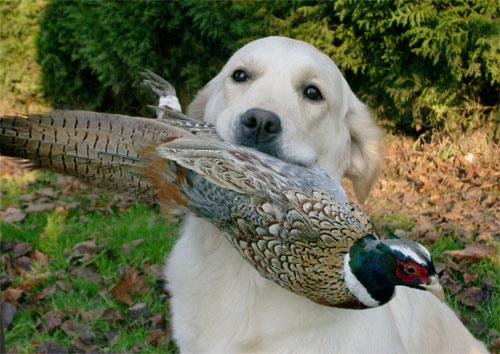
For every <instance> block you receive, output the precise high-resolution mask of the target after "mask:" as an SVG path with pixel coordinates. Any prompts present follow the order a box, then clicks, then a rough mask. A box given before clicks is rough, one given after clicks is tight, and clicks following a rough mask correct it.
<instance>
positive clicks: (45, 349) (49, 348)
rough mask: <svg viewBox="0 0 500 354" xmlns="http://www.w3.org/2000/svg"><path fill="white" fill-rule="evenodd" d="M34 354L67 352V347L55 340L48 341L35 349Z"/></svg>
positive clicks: (66, 353)
mask: <svg viewBox="0 0 500 354" xmlns="http://www.w3.org/2000/svg"><path fill="white" fill-rule="evenodd" d="M34 353H35V354H68V349H66V348H63V347H61V345H60V344H59V343H57V342H55V341H50V342H47V343H45V344H44V345H42V346H41V347H40V348H38V349H37V350H35V352H34Z"/></svg>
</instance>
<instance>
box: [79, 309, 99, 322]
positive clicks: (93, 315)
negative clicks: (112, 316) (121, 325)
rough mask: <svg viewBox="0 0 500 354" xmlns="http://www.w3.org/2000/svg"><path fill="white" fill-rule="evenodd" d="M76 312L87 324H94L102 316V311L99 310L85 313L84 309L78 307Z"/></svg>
mask: <svg viewBox="0 0 500 354" xmlns="http://www.w3.org/2000/svg"><path fill="white" fill-rule="evenodd" d="M76 312H77V313H78V314H79V315H80V317H81V319H82V320H84V321H85V322H92V321H94V320H95V319H97V318H99V316H101V311H98V310H88V311H85V310H84V309H83V308H81V307H78V308H77V309H76Z"/></svg>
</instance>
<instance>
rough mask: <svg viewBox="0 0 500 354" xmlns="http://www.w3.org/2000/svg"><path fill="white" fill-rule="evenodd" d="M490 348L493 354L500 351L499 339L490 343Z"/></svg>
mask: <svg viewBox="0 0 500 354" xmlns="http://www.w3.org/2000/svg"><path fill="white" fill-rule="evenodd" d="M490 348H491V351H492V352H493V353H494V352H495V351H497V352H498V351H500V337H498V338H497V339H494V340H492V341H491V344H490Z"/></svg>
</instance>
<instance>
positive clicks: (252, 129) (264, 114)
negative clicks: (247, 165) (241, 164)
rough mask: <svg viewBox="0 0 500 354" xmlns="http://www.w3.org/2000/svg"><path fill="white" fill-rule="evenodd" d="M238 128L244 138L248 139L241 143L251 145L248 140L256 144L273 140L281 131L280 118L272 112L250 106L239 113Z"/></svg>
mask: <svg viewBox="0 0 500 354" xmlns="http://www.w3.org/2000/svg"><path fill="white" fill-rule="evenodd" d="M240 129H241V132H242V133H243V134H242V135H243V137H244V140H249V141H248V142H246V143H244V144H243V145H246V146H250V147H251V143H250V141H253V142H254V144H256V145H258V144H259V143H264V142H271V141H272V140H274V139H275V138H276V137H277V136H278V134H279V133H280V132H281V120H280V118H279V117H278V116H277V115H276V114H275V113H273V112H270V111H266V110H265V109H260V108H252V109H249V110H248V111H246V112H245V113H243V114H242V115H241V118H240Z"/></svg>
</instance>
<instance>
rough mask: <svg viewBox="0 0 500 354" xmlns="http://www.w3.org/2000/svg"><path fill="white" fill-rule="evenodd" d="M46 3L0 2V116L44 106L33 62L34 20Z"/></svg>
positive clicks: (37, 69)
mask: <svg viewBox="0 0 500 354" xmlns="http://www.w3.org/2000/svg"><path fill="white" fill-rule="evenodd" d="M44 4H45V0H3V1H1V2H0V63H1V64H0V106H1V107H0V113H2V114H4V113H8V111H9V110H10V111H17V112H27V111H30V110H37V109H41V108H42V107H43V106H44V102H43V95H42V86H41V76H40V72H41V70H40V66H39V65H38V64H37V63H36V38H37V33H38V27H39V26H38V22H37V19H38V17H39V16H40V14H41V13H42V11H43V8H44Z"/></svg>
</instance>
